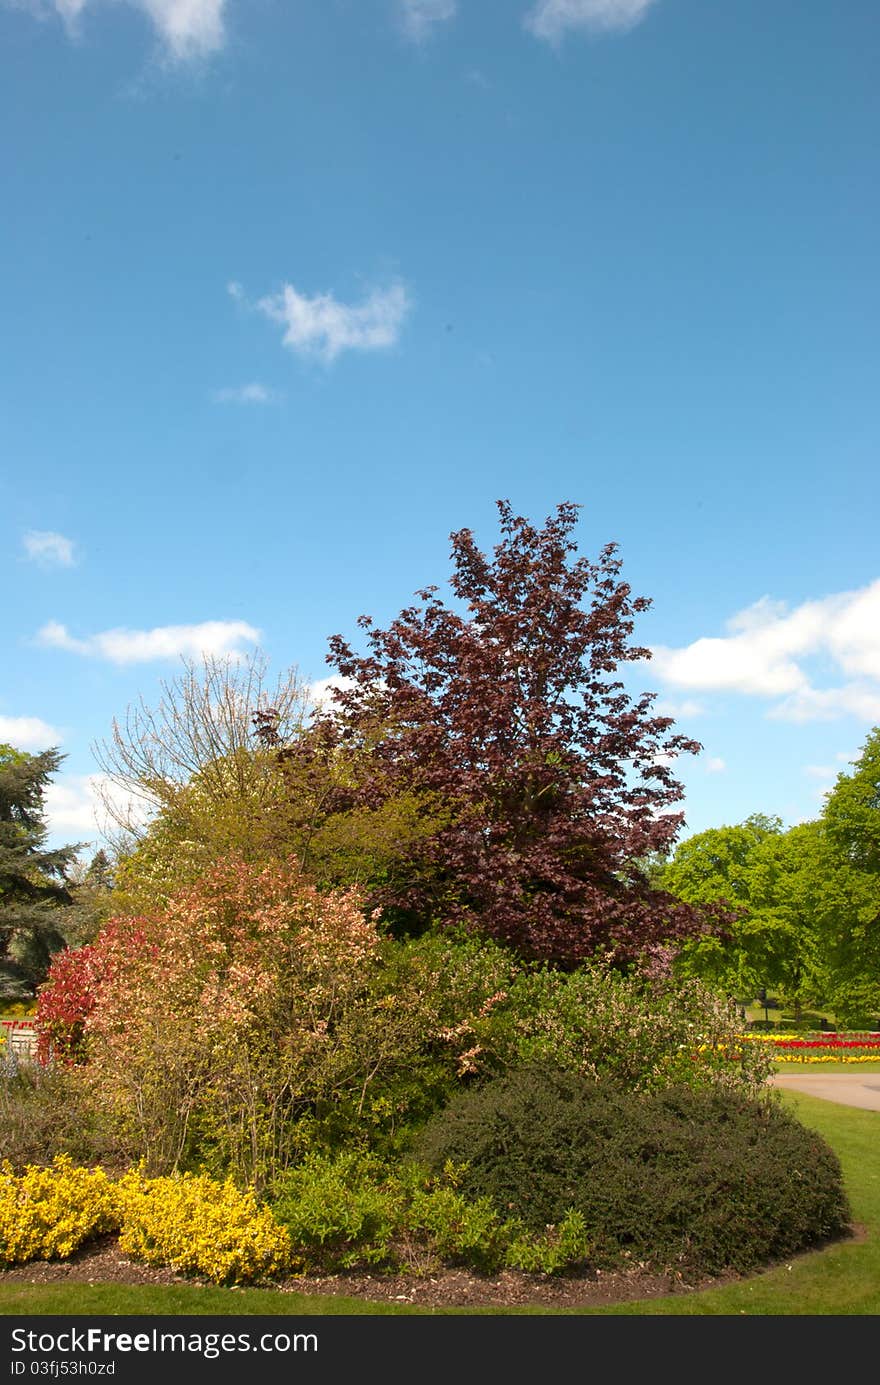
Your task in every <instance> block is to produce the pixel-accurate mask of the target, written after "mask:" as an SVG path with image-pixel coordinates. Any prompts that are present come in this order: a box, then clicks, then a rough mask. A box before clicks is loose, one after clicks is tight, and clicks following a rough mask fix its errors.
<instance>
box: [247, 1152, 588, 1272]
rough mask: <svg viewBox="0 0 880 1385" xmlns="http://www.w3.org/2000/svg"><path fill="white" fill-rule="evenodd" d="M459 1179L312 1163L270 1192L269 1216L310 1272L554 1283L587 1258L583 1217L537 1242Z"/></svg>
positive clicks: (369, 1160) (373, 1163)
mask: <svg viewBox="0 0 880 1385" xmlns="http://www.w3.org/2000/svg"><path fill="white" fill-rule="evenodd" d="M461 1172H462V1171H461V1170H458V1169H456V1168H455V1167H454V1166H452V1165H448V1166H447V1167H446V1168H445V1169H444V1170H443V1171H442V1172H441V1173H440V1174H437V1175H435V1174H432V1173H430V1172H429V1171H428V1170H427V1169H425V1168H423V1167H422V1166H421V1165H419V1164H417V1163H410V1162H404V1163H402V1164H395V1165H394V1166H393V1167H392V1166H391V1165H390V1164H386V1163H384V1162H383V1161H382V1160H380V1159H378V1158H377V1157H376V1156H375V1155H371V1154H366V1153H363V1152H355V1151H351V1150H348V1151H345V1152H343V1153H340V1154H338V1155H336V1156H331V1155H319V1154H312V1155H310V1156H309V1157H308V1158H306V1159H305V1160H304V1161H303V1162H302V1163H301V1164H300V1165H298V1166H297V1167H296V1168H293V1169H289V1170H288V1171H287V1173H285V1174H284V1175H283V1177H282V1178H281V1179H280V1180H279V1181H278V1183H277V1184H276V1187H275V1190H274V1194H273V1197H272V1203H271V1205H272V1210H273V1213H274V1216H275V1217H276V1219H277V1220H278V1221H279V1222H280V1224H281V1225H282V1226H283V1227H284V1228H285V1230H286V1231H287V1233H288V1235H289V1237H290V1243H291V1247H292V1253H293V1255H294V1257H297V1258H299V1259H300V1260H301V1262H302V1264H303V1266H304V1268H305V1271H306V1273H309V1272H312V1273H314V1272H316V1271H325V1272H331V1271H333V1270H339V1269H354V1268H358V1267H374V1268H375V1267H380V1268H385V1269H388V1270H393V1269H399V1268H404V1269H407V1270H409V1271H411V1272H416V1273H429V1272H431V1271H433V1270H436V1269H438V1268H440V1267H441V1266H443V1265H466V1266H469V1267H470V1268H472V1269H475V1270H477V1271H478V1272H480V1273H484V1274H492V1273H496V1272H497V1271H498V1270H499V1269H501V1268H502V1266H505V1265H507V1266H509V1267H510V1268H515V1269H523V1270H529V1271H532V1272H542V1273H545V1274H556V1273H559V1272H561V1271H563V1270H566V1269H571V1268H572V1266H574V1265H575V1264H578V1263H580V1262H582V1261H583V1260H584V1259H585V1258H586V1256H587V1255H588V1253H589V1238H588V1235H587V1230H586V1226H585V1224H584V1220H583V1217H581V1216H579V1214H577V1213H570V1214H567V1215H566V1216H565V1217H564V1218H563V1219H562V1220H561V1221H560V1222H559V1224H558V1225H556V1226H549V1227H547V1228H546V1229H545V1231H544V1232H543V1233H535V1232H534V1231H529V1230H527V1228H526V1227H525V1226H524V1225H523V1223H522V1222H521V1221H520V1220H519V1218H517V1217H516V1216H510V1217H504V1216H502V1215H500V1214H499V1212H498V1211H497V1210H496V1209H495V1207H494V1206H493V1205H492V1202H491V1201H490V1199H489V1198H486V1197H470V1198H468V1197H465V1196H464V1194H463V1193H462V1192H461V1191H460V1189H459V1188H458V1187H457V1180H458V1177H459V1175H460V1173H461Z"/></svg>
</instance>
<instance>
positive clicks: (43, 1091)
mask: <svg viewBox="0 0 880 1385" xmlns="http://www.w3.org/2000/svg"><path fill="white" fill-rule="evenodd" d="M81 1076H82V1069H80V1068H73V1067H67V1066H64V1065H62V1064H57V1063H53V1064H51V1065H50V1066H48V1067H43V1066H42V1065H41V1064H40V1063H22V1064H21V1065H20V1066H19V1067H18V1069H17V1071H16V1072H14V1073H12V1074H11V1075H9V1076H5V1077H4V1078H3V1079H2V1080H0V1159H7V1160H8V1161H9V1163H10V1164H11V1165H12V1167H13V1168H14V1169H16V1170H17V1171H21V1170H23V1169H24V1168H25V1167H26V1165H28V1164H51V1163H52V1161H53V1159H54V1158H55V1156H56V1155H58V1154H69V1155H70V1156H71V1158H72V1159H73V1160H74V1162H76V1163H79V1164H103V1165H104V1166H105V1167H108V1166H112V1167H119V1166H120V1165H121V1164H122V1163H124V1162H125V1161H124V1159H123V1157H122V1151H121V1150H120V1149H119V1148H118V1147H117V1145H116V1143H115V1139H114V1132H113V1129H112V1125H111V1123H110V1122H108V1120H107V1118H106V1114H105V1113H104V1112H103V1111H102V1110H101V1109H100V1107H98V1106H97V1105H95V1103H94V1102H92V1100H91V1098H90V1093H89V1091H88V1090H87V1089H86V1088H85V1087H84V1085H83V1083H82V1082H81V1080H80V1078H81Z"/></svg>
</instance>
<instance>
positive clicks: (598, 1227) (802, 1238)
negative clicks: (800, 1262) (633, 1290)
mask: <svg viewBox="0 0 880 1385" xmlns="http://www.w3.org/2000/svg"><path fill="white" fill-rule="evenodd" d="M413 1154H414V1156H415V1158H417V1159H418V1160H420V1161H422V1162H424V1163H425V1164H426V1165H427V1166H428V1167H430V1168H434V1169H441V1168H442V1167H443V1166H444V1164H446V1163H447V1161H452V1162H453V1163H455V1164H456V1165H462V1164H464V1165H465V1166H466V1168H465V1170H464V1172H463V1173H462V1174H461V1179H460V1188H461V1191H462V1192H463V1193H464V1194H465V1196H467V1197H469V1198H478V1197H488V1198H489V1199H490V1200H491V1202H492V1203H493V1205H494V1206H495V1207H496V1208H497V1209H498V1210H499V1212H502V1213H503V1214H504V1215H505V1216H509V1217H518V1218H519V1219H521V1221H522V1222H523V1224H524V1225H526V1226H527V1227H529V1228H530V1229H531V1230H532V1231H539V1230H540V1229H541V1228H543V1227H545V1226H547V1225H548V1224H558V1223H560V1222H561V1221H562V1219H563V1218H564V1216H565V1215H566V1213H567V1212H571V1211H574V1212H577V1213H580V1214H582V1216H583V1219H584V1227H585V1230H586V1234H587V1236H588V1238H589V1240H590V1243H591V1245H592V1248H593V1253H592V1257H591V1258H592V1261H593V1263H594V1264H595V1265H597V1266H599V1267H605V1268H614V1267H620V1266H621V1265H625V1264H631V1263H638V1262H640V1263H642V1264H644V1265H646V1266H650V1267H651V1268H652V1269H654V1270H656V1271H661V1272H673V1273H677V1274H679V1275H680V1276H681V1277H682V1278H684V1279H697V1278H699V1277H701V1276H704V1275H717V1274H722V1273H725V1272H728V1271H735V1272H739V1273H747V1272H750V1271H753V1270H755V1269H756V1268H759V1267H761V1266H764V1265H768V1264H770V1263H772V1262H773V1261H775V1260H777V1259H780V1258H782V1257H787V1256H790V1255H793V1254H797V1253H798V1252H801V1251H805V1250H808V1249H810V1248H811V1247H814V1246H816V1245H818V1244H820V1243H821V1242H823V1241H825V1240H827V1239H831V1238H834V1237H836V1236H840V1235H842V1234H844V1233H845V1231H846V1229H847V1227H848V1224H849V1220H850V1210H849V1206H848V1203H847V1199H846V1194H845V1192H844V1188H843V1181H842V1175H841V1169H840V1165H839V1162H838V1160H837V1157H836V1155H835V1154H834V1152H833V1150H831V1149H830V1148H829V1147H828V1145H827V1144H826V1143H825V1142H824V1140H823V1139H822V1138H821V1137H820V1136H819V1135H818V1134H816V1133H815V1132H813V1131H810V1130H807V1129H806V1128H805V1127H803V1126H802V1125H801V1124H800V1123H799V1122H798V1121H796V1120H795V1119H794V1117H792V1116H791V1115H789V1114H788V1112H787V1111H786V1110H785V1109H784V1108H783V1107H782V1106H781V1104H780V1103H779V1102H778V1101H777V1100H775V1099H772V1098H768V1099H765V1100H761V1101H758V1100H755V1099H753V1098H750V1097H748V1096H745V1095H743V1094H742V1093H739V1092H736V1091H732V1090H728V1089H725V1088H717V1087H716V1088H708V1089H703V1090H701V1089H695V1088H691V1087H672V1088H667V1089H665V1090H663V1091H659V1092H653V1093H634V1092H631V1091H626V1090H623V1089H622V1088H620V1087H617V1086H614V1085H612V1084H609V1083H607V1082H597V1081H594V1080H591V1079H589V1078H586V1077H583V1076H581V1075H580V1074H577V1073H572V1072H567V1071H562V1070H559V1069H542V1068H538V1067H535V1066H527V1067H523V1068H520V1069H517V1070H514V1071H512V1072H511V1073H509V1074H507V1075H506V1076H505V1077H501V1078H497V1079H495V1080H494V1081H491V1082H488V1083H486V1084H484V1085H483V1086H482V1087H479V1088H473V1089H471V1090H470V1091H467V1092H464V1093H462V1094H461V1095H460V1096H458V1097H456V1098H455V1099H454V1100H453V1101H452V1102H451V1103H450V1105H449V1106H448V1107H447V1108H446V1109H445V1110H444V1111H443V1112H441V1113H439V1114H438V1115H437V1116H435V1117H434V1118H433V1119H432V1120H431V1121H429V1122H428V1124H427V1125H426V1126H425V1127H423V1129H422V1131H421V1132H420V1133H419V1135H418V1136H417V1137H416V1139H415V1141H414V1146H413Z"/></svg>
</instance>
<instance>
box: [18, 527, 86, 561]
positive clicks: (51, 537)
mask: <svg viewBox="0 0 880 1385" xmlns="http://www.w3.org/2000/svg"><path fill="white" fill-rule="evenodd" d="M22 543H23V545H24V551H25V553H26V554H27V556H28V557H29V558H30V559H31V561H32V562H35V563H39V564H40V566H41V567H73V566H74V564H75V563H76V556H75V554H74V551H73V540H72V539H66V538H65V537H64V535H63V534H56V533H54V532H53V531H52V530H51V529H29V530H28V532H27V533H26V534H25V535H24V537H23V539H22Z"/></svg>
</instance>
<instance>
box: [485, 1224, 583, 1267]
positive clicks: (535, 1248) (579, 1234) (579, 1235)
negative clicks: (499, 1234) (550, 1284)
mask: <svg viewBox="0 0 880 1385" xmlns="http://www.w3.org/2000/svg"><path fill="white" fill-rule="evenodd" d="M591 1249H592V1241H591V1239H590V1236H589V1234H588V1232H587V1223H586V1218H585V1217H584V1215H583V1213H582V1212H577V1211H575V1210H574V1209H573V1208H572V1209H570V1210H569V1211H568V1212H566V1214H565V1216H564V1217H563V1218H562V1220H561V1221H560V1222H559V1225H558V1226H548V1228H547V1230H546V1232H545V1233H544V1235H543V1236H540V1237H539V1236H533V1235H531V1236H530V1235H529V1234H528V1233H527V1232H526V1233H524V1234H523V1235H522V1236H519V1237H517V1238H516V1239H515V1240H514V1241H513V1242H512V1243H511V1244H510V1245H509V1246H508V1248H507V1250H506V1251H505V1255H504V1263H505V1264H506V1265H508V1266H509V1267H510V1269H513V1270H526V1271H528V1272H529V1273H531V1274H559V1273H561V1272H562V1271H564V1270H570V1269H572V1267H573V1266H575V1265H578V1264H580V1263H581V1262H582V1261H585V1260H587V1259H589V1255H590V1251H591Z"/></svg>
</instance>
